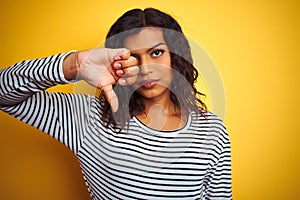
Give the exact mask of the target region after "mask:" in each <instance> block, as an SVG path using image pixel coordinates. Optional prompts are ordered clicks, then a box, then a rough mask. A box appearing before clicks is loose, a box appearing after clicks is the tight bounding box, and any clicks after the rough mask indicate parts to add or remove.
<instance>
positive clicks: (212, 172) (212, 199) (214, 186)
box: [203, 120, 232, 200]
mask: <svg viewBox="0 0 300 200" xmlns="http://www.w3.org/2000/svg"><path fill="white" fill-rule="evenodd" d="M220 122H221V120H220ZM216 127H218V128H217V129H218V132H219V138H218V140H217V142H216V145H215V146H216V148H215V149H214V153H213V154H214V158H213V159H212V164H211V167H210V169H209V170H208V173H207V174H206V177H205V179H204V198H203V199H207V200H225V199H226V200H231V199H232V185H231V151H230V139H229V136H228V133H227V131H226V128H225V127H224V125H223V122H222V123H220V124H217V125H216Z"/></svg>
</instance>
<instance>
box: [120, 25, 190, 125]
mask: <svg viewBox="0 0 300 200" xmlns="http://www.w3.org/2000/svg"><path fill="white" fill-rule="evenodd" d="M124 47H125V48H127V49H129V50H130V52H131V55H132V56H133V57H135V58H136V59H137V60H138V64H139V66H140V73H139V74H138V78H137V81H136V82H135V83H134V84H133V87H134V88H135V89H136V91H137V92H138V93H139V94H140V95H141V96H142V97H143V102H144V104H145V113H142V114H140V115H138V116H136V117H137V118H138V119H139V120H140V121H142V122H143V123H144V124H145V125H147V126H149V127H151V128H154V129H159V130H174V129H178V128H180V127H182V126H183V124H184V123H185V118H186V117H185V116H181V112H180V109H179V108H178V107H176V106H175V105H174V103H173V102H172V101H171V99H170V90H169V86H170V85H171V83H172V80H173V76H172V66H171V55H170V52H169V49H168V46H167V45H166V42H165V40H164V36H163V32H162V30H161V29H160V28H154V27H147V28H144V29H143V30H142V31H141V32H139V33H138V34H135V35H131V36H129V37H127V38H126V39H125V41H124Z"/></svg>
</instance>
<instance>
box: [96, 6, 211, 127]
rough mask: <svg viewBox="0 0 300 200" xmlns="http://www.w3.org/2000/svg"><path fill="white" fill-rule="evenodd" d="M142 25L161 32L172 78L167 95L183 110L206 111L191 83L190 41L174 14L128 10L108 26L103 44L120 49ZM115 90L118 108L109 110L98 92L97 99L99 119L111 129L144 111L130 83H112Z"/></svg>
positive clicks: (193, 79)
mask: <svg viewBox="0 0 300 200" xmlns="http://www.w3.org/2000/svg"><path fill="white" fill-rule="evenodd" d="M145 27H158V28H161V29H162V31H163V36H164V39H165V42H166V44H167V46H168V48H169V51H170V55H171V65H172V69H173V81H172V83H171V86H170V91H171V94H170V98H171V100H172V102H173V103H174V105H175V106H178V107H179V108H181V109H184V110H185V111H188V110H192V111H195V112H198V113H199V112H200V113H201V114H203V113H204V112H203V111H205V110H206V105H205V104H204V102H203V101H202V100H201V99H200V96H201V95H203V94H202V93H200V92H199V91H198V90H197V89H196V87H195V85H194V83H195V82H196V80H197V77H198V71H197V69H196V68H195V67H194V66H193V60H192V56H191V49H190V46H189V43H188V41H187V39H186V37H185V36H184V34H183V32H182V29H181V27H180V25H179V24H178V22H177V21H176V20H175V19H174V18H173V17H171V16H170V15H168V14H166V13H164V12H162V11H159V10H157V9H154V8H147V9H145V10H141V9H133V10H129V11H127V12H126V13H125V14H123V15H122V16H121V17H120V18H119V19H118V20H117V21H116V22H115V23H114V24H113V25H112V26H111V28H110V30H109V32H108V34H107V37H106V42H105V47H106V48H123V47H124V40H125V38H126V37H128V36H130V35H133V34H137V33H139V32H140V31H141V30H142V28H145ZM174 72H178V73H174ZM182 77H184V78H182ZM187 84H188V85H187ZM114 90H115V92H116V94H117V96H118V98H119V109H118V111H117V112H116V113H112V111H111V107H110V105H109V104H108V103H107V102H106V100H105V97H104V94H103V93H101V94H100V100H101V101H102V102H104V112H103V115H102V120H103V121H104V122H105V125H106V126H107V127H108V126H109V125H112V126H113V127H114V128H117V127H119V128H122V127H124V125H126V123H127V122H128V121H129V120H130V119H131V118H132V117H133V116H134V115H137V114H139V113H142V112H144V109H145V106H144V104H143V102H142V100H141V96H140V95H139V94H138V93H137V92H135V91H133V88H132V87H131V86H119V85H115V86H114Z"/></svg>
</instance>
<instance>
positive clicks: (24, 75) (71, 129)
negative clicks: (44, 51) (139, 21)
mask: <svg viewBox="0 0 300 200" xmlns="http://www.w3.org/2000/svg"><path fill="white" fill-rule="evenodd" d="M99 51H102V53H101V52H99ZM103 51H110V55H108V54H107V52H106V53H105V54H104V53H103ZM90 52H91V50H88V51H81V54H78V55H80V58H78V60H76V54H75V53H66V54H58V55H54V56H50V57H47V58H41V59H36V60H29V61H23V62H20V63H17V64H15V65H13V66H11V67H9V68H6V69H3V70H1V71H0V81H1V87H0V109H1V110H3V111H5V112H7V113H9V114H10V115H12V116H14V117H16V118H18V119H20V120H22V121H24V122H25V123H28V124H30V125H32V126H34V127H36V128H38V129H40V130H42V131H43V132H46V133H48V134H49V135H51V136H53V137H54V138H56V139H58V140H59V141H61V142H62V143H64V144H65V145H67V146H68V147H69V148H71V149H72V150H73V151H74V152H75V153H76V152H77V151H78V149H79V147H80V142H81V141H82V137H83V136H82V134H83V133H84V132H85V129H86V128H87V126H88V123H89V114H90V112H89V110H90V104H91V97H90V96H85V95H75V94H60V93H49V92H45V91H44V90H45V89H47V88H49V87H51V86H54V85H56V84H65V83H69V81H68V80H67V79H69V80H75V79H76V80H77V79H83V80H86V81H90V82H89V83H90V84H93V79H92V78H93V77H92V78H91V75H92V76H94V75H96V76H97V81H98V79H99V74H101V70H102V71H103V70H104V71H105V72H107V71H108V70H107V65H109V66H110V67H111V64H108V63H110V62H112V61H113V58H117V59H118V56H119V54H120V53H119V52H120V50H106V49H103V50H98V51H97V50H94V51H92V52H97V57H94V59H96V60H92V61H93V62H91V60H90V59H91V58H93V57H89V59H88V58H87V57H86V56H87V55H89V54H88V53H90ZM120 55H121V56H120V57H122V56H123V55H122V54H120ZM121 59H123V58H121ZM124 59H125V58H124ZM124 59H123V60H119V61H118V62H120V63H121V64H123V66H126V64H128V62H129V59H128V60H124ZM76 62H78V63H79V65H76ZM91 66H92V67H91ZM78 67H79V68H78ZM97 70H98V71H97ZM110 70H111V69H110ZM86 71H88V72H86ZM89 71H92V73H89ZM95 71H96V72H95ZM99 71H100V72H99ZM125 71H126V68H125ZM85 72H86V73H85ZM127 72H129V70H128V71H127ZM97 73H98V74H97ZM90 74H91V75H90ZM77 77H78V78H77ZM100 77H101V81H102V82H101V81H100V82H94V83H97V84H98V83H99V84H100V86H101V87H102V86H109V85H107V82H103V81H106V80H109V78H111V76H108V75H106V76H100ZM112 81H115V79H114V77H113V79H112ZM129 81H130V80H129ZM129 81H128V82H129ZM112 83H114V82H111V84H112ZM105 84H106V85H105ZM96 86H97V85H96ZM100 86H99V87H100Z"/></svg>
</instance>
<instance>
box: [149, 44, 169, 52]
mask: <svg viewBox="0 0 300 200" xmlns="http://www.w3.org/2000/svg"><path fill="white" fill-rule="evenodd" d="M160 45H167V44H166V43H164V42H160V43H157V44H156V45H154V46H152V47H150V48H149V49H148V50H147V52H149V51H152V50H153V49H155V48H156V47H158V46H160Z"/></svg>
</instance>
